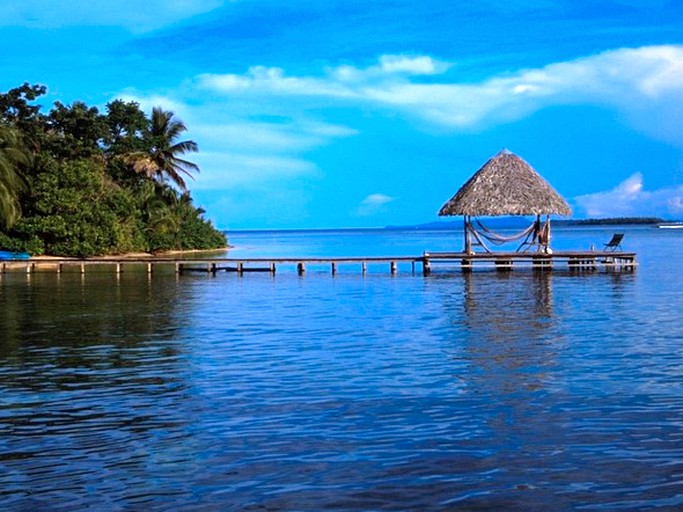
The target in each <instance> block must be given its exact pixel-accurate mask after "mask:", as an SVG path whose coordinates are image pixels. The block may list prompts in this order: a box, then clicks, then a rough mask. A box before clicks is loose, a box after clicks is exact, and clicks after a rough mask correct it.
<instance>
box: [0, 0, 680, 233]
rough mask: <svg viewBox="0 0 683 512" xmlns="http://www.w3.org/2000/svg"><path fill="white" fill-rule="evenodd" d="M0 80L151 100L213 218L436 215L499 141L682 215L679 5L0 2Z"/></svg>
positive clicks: (579, 208) (585, 206)
mask: <svg viewBox="0 0 683 512" xmlns="http://www.w3.org/2000/svg"><path fill="white" fill-rule="evenodd" d="M2 5H3V7H2V12H3V16H2V18H0V45H1V46H2V48H3V49H4V51H3V52H2V57H0V90H2V91H6V90H8V89H10V88H12V87H15V86H18V85H21V84H22V83H23V82H30V83H40V84H44V85H46V86H47V87H48V90H49V94H48V96H47V97H46V98H44V99H43V101H42V104H43V105H44V106H45V107H50V106H51V104H52V102H54V101H57V100H59V101H61V102H63V103H72V102H73V101H76V100H81V101H85V102H86V103H88V104H90V105H96V106H98V107H100V108H103V107H104V105H106V103H107V102H109V101H111V100H112V99H114V98H123V99H126V100H134V101H137V102H139V103H140V104H141V106H142V107H143V108H144V109H145V110H146V111H147V112H150V111H151V108H152V106H156V105H161V106H163V107H165V108H167V109H170V110H173V111H174V112H175V113H176V114H177V115H178V117H180V118H181V119H182V120H183V121H184V122H185V123H186V124H187V125H188V127H189V129H190V130H189V132H188V134H187V136H188V138H191V139H193V140H195V141H196V142H197V143H198V144H199V148H200V152H199V153H198V154H196V155H193V156H194V160H195V161H196V162H197V163H198V164H199V165H200V167H201V173H200V174H199V175H197V177H196V179H195V181H193V182H190V184H189V185H190V188H191V191H192V195H193V197H194V198H195V202H196V203H197V204H199V205H201V206H202V207H204V208H205V209H206V210H207V217H209V218H210V219H212V220H213V221H214V222H215V224H216V225H217V226H218V227H220V228H224V229H251V228H325V227H366V226H367V227H374V226H385V225H401V224H414V223H422V222H429V221H433V220H436V219H437V218H438V217H437V212H438V210H439V208H440V207H441V205H442V204H443V203H444V202H445V201H447V200H448V199H449V198H450V197H451V196H452V195H453V194H454V193H455V192H456V191H457V189H458V188H459V187H460V186H461V185H462V184H463V183H464V182H465V181H466V180H467V179H468V178H469V177H470V176H471V174H472V173H474V172H475V171H476V170H477V169H478V168H479V167H480V166H481V165H483V164H484V163H485V162H486V160H487V159H488V158H490V157H491V156H493V155H494V154H496V153H497V152H498V151H499V150H500V149H502V148H508V149H509V150H511V151H513V152H514V153H516V154H518V155H520V156H521V157H523V158H524V159H526V160H527V161H528V162H529V163H530V164H531V165H532V166H533V167H534V168H535V169H536V170H537V171H539V172H540V173H541V174H542V175H543V176H544V177H545V178H546V179H547V180H548V181H549V182H550V183H551V184H552V185H553V186H554V187H555V188H556V189H557V190H558V192H560V194H562V195H563V196H564V197H565V198H566V199H567V200H568V201H569V202H570V204H571V205H572V208H573V210H574V217H577V218H583V217H609V216H633V215H657V216H662V217H665V218H683V129H682V128H681V124H682V123H681V120H682V119H683V4H681V3H680V2H678V0H671V1H664V0H662V1H657V0H652V1H638V0H603V1H600V2H595V1H593V0H566V1H560V0H537V1H532V0H507V1H505V2H502V1H495V0H484V1H459V0H451V1H449V2H444V1H443V0H421V1H420V2H415V1H414V0H364V1H353V0H351V1H349V0H346V1H341V0H340V1H325V0H290V1H288V2H282V1H272V0H233V1H227V0H146V1H145V2H144V3H140V2H138V0H119V1H117V2H110V1H99V0H42V1H37V2H25V1H14V0H2Z"/></svg>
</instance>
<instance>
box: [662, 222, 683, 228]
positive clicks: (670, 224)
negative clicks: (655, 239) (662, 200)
mask: <svg viewBox="0 0 683 512" xmlns="http://www.w3.org/2000/svg"><path fill="white" fill-rule="evenodd" d="M657 227H658V228H659V229H683V222H664V223H662V224H657Z"/></svg>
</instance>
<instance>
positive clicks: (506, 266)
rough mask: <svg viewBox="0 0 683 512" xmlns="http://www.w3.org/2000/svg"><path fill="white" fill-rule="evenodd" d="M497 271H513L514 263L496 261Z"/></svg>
mask: <svg viewBox="0 0 683 512" xmlns="http://www.w3.org/2000/svg"><path fill="white" fill-rule="evenodd" d="M495 266H496V270H497V271H498V272H509V271H510V270H512V261H510V260H496V261H495Z"/></svg>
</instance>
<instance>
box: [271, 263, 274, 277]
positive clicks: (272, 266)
mask: <svg viewBox="0 0 683 512" xmlns="http://www.w3.org/2000/svg"><path fill="white" fill-rule="evenodd" d="M270 274H271V275H273V276H274V275H275V262H271V263H270Z"/></svg>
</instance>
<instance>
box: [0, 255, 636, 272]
mask: <svg viewBox="0 0 683 512" xmlns="http://www.w3.org/2000/svg"><path fill="white" fill-rule="evenodd" d="M340 265H344V266H345V267H348V266H353V267H355V268H357V269H359V270H360V272H361V273H362V274H365V273H367V271H368V266H370V265H372V266H373V268H374V267H378V266H380V267H384V268H386V270H387V271H388V272H389V273H391V274H392V275H394V274H397V273H398V269H399V265H401V267H407V266H408V265H410V271H411V273H413V274H414V273H415V272H416V269H417V270H420V271H421V272H422V274H423V275H425V276H428V275H430V274H431V273H432V271H433V270H434V269H435V267H437V266H438V267H439V268H441V269H446V270H453V269H459V270H461V271H463V272H471V271H475V270H485V269H487V268H488V269H495V270H497V271H501V272H502V271H507V272H509V271H512V270H518V269H519V270H521V269H525V268H526V269H532V270H540V271H550V270H558V269H559V270H561V269H564V270H569V271H575V272H597V271H600V270H603V271H634V270H635V268H636V266H637V263H636V254H635V253H633V252H599V251H558V252H554V253H552V254H544V253H520V252H488V253H486V252H484V253H475V254H467V253H463V252H425V253H423V254H422V255H420V256H414V257H412V256H396V257H391V256H382V257H321V258H318V257H314V258H202V259H195V258H193V259H185V258H149V257H147V258H89V259H72V258H64V259H55V258H53V259H42V258H33V259H28V260H22V261H3V262H0V273H2V274H4V273H5V272H26V273H29V274H30V273H33V272H56V273H58V274H61V273H63V272H80V273H81V274H85V273H86V269H87V270H88V271H91V270H96V269H99V270H107V271H110V270H109V269H111V271H113V272H115V273H116V274H117V275H118V274H121V273H123V272H124V269H129V268H131V267H132V266H136V267H138V270H139V269H140V267H142V269H143V271H146V272H147V273H148V274H152V273H153V272H156V270H157V269H160V268H164V269H165V270H166V272H172V273H175V274H176V275H183V274H186V273H208V274H212V275H215V274H217V273H219V272H233V273H236V274H238V275H240V276H242V275H244V274H246V273H252V272H263V273H269V274H272V275H274V274H275V273H276V272H277V268H278V267H283V266H289V267H293V268H294V269H296V272H297V274H298V275H300V276H302V275H305V273H306V271H307V268H311V267H314V268H316V269H320V268H321V267H322V268H325V267H326V268H328V269H329V272H330V273H331V274H332V275H335V274H336V273H337V272H338V271H339V267H340Z"/></svg>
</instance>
